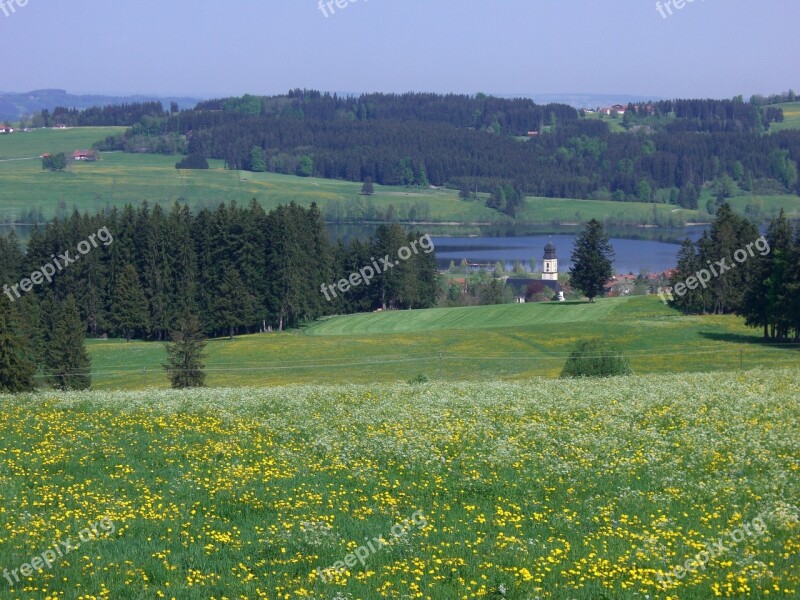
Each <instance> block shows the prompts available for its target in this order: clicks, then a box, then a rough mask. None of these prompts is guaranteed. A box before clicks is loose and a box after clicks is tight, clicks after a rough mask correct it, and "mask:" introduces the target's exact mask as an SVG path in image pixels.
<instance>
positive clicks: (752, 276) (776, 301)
mask: <svg viewBox="0 0 800 600" xmlns="http://www.w3.org/2000/svg"><path fill="white" fill-rule="evenodd" d="M701 271H705V278H706V279H708V281H707V282H705V284H699V283H697V282H692V285H691V286H686V282H687V279H688V278H690V277H695V276H696V275H697V274H698V273H700V272H701ZM671 284H672V286H673V289H675V287H676V286H677V285H678V284H683V285H684V287H685V292H684V293H683V295H678V296H677V297H674V298H673V299H672V300H671V304H672V305H673V306H676V307H677V308H679V309H681V310H682V311H684V312H686V313H691V314H706V313H712V314H737V315H740V316H743V317H744V318H745V322H746V323H747V325H749V326H751V327H758V328H761V329H763V332H764V338H765V339H770V340H777V341H794V342H798V341H800V293H798V292H800V224H797V225H796V226H794V227H793V226H792V224H791V223H790V222H789V220H788V219H787V218H786V215H785V214H784V213H783V211H781V213H780V215H779V216H778V217H777V218H775V219H774V220H773V221H772V222H771V223H770V225H769V228H768V229H767V232H766V233H765V234H764V236H763V237H762V236H761V234H760V233H759V230H758V227H756V225H755V224H754V223H752V222H750V221H749V220H747V219H746V218H743V217H740V216H738V215H736V214H735V213H734V212H733V211H732V210H731V208H730V206H729V205H728V204H723V205H722V206H721V207H720V209H719V211H718V213H717V218H716V219H715V220H714V222H713V224H712V225H711V228H710V229H709V230H708V231H706V232H704V234H703V236H702V237H701V238H700V239H699V240H698V241H697V242H696V243H695V242H692V241H691V240H686V241H685V242H684V243H683V245H682V246H681V250H680V252H679V254H678V264H677V267H676V269H675V272H674V274H673V275H672V277H671Z"/></svg>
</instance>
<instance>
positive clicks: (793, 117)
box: [769, 102, 800, 131]
mask: <svg viewBox="0 0 800 600" xmlns="http://www.w3.org/2000/svg"><path fill="white" fill-rule="evenodd" d="M775 107H776V108H782V109H783V117H784V121H783V123H772V124H771V125H770V126H769V130H770V131H784V130H786V129H800V102H785V103H783V104H776V105H775Z"/></svg>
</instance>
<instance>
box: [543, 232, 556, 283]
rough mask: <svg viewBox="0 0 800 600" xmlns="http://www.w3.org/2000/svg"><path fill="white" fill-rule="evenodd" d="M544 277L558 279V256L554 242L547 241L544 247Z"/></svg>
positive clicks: (551, 279) (550, 279)
mask: <svg viewBox="0 0 800 600" xmlns="http://www.w3.org/2000/svg"><path fill="white" fill-rule="evenodd" d="M542 279H545V280H549V281H558V258H556V247H555V246H554V245H553V242H552V241H550V242H547V245H546V246H545V247H544V262H543V263H542Z"/></svg>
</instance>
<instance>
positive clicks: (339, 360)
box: [88, 296, 800, 390]
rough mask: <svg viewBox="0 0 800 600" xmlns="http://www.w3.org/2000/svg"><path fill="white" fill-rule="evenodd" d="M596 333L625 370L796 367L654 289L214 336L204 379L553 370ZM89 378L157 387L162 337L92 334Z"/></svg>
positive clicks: (796, 361) (756, 339)
mask: <svg viewBox="0 0 800 600" xmlns="http://www.w3.org/2000/svg"><path fill="white" fill-rule="evenodd" d="M593 336H601V337H603V338H605V339H608V340H610V341H611V342H613V343H615V344H617V345H618V346H619V347H621V348H622V350H623V352H624V353H625V354H626V355H627V356H628V358H629V359H630V362H631V366H632V368H633V370H634V372H635V373H637V374H638V373H675V372H684V371H686V372H691V371H721V370H731V369H740V368H744V369H752V368H767V367H780V366H783V367H796V366H800V354H799V353H798V350H797V348H796V347H789V348H787V347H785V346H781V345H773V344H763V343H761V340H760V332H759V331H757V330H754V329H750V328H747V327H745V326H744V324H743V322H742V320H741V319H740V318H738V317H734V316H685V315H682V314H680V313H678V312H676V311H675V310H673V309H671V308H668V307H666V306H664V304H663V303H662V302H661V301H660V300H659V299H658V297H655V296H650V297H643V296H638V297H628V298H608V299H601V300H599V301H597V302H595V303H594V304H589V303H585V302H583V303H570V302H566V303H542V304H507V305H496V306H480V307H468V308H452V309H429V310H417V311H392V312H385V313H373V314H359V315H349V316H341V317H334V318H329V319H325V320H322V321H319V322H317V323H313V324H311V325H309V326H307V327H305V328H303V329H300V330H295V331H290V332H284V333H266V334H255V335H248V336H241V337H236V338H234V339H233V340H228V339H227V338H226V339H218V340H212V341H210V342H209V345H208V348H207V350H208V360H207V369H206V370H207V375H208V379H207V384H208V385H209V386H213V387H227V386H239V385H252V386H274V385H284V384H291V383H302V384H312V383H326V384H342V383H372V382H397V381H408V380H410V379H412V378H414V377H415V376H417V375H419V374H424V375H426V376H427V377H428V378H430V379H432V380H448V381H459V380H469V381H493V380H517V379H526V378H530V377H535V376H541V377H548V378H552V377H557V376H558V375H559V373H560V372H561V369H562V367H563V365H564V361H565V360H566V358H567V356H568V355H569V353H570V352H571V350H572V348H573V346H574V345H575V342H576V341H577V340H578V339H581V338H584V337H593ZM88 347H89V352H90V355H91V357H92V370H93V388H94V389H99V390H103V389H107V390H111V389H127V390H136V389H144V388H165V387H168V385H169V384H168V381H167V378H166V375H165V374H164V370H163V368H162V366H161V365H162V364H163V363H164V361H165V354H164V349H163V346H162V345H161V344H159V343H154V342H137V341H133V342H130V343H125V342H124V341H118V340H90V341H89V342H88Z"/></svg>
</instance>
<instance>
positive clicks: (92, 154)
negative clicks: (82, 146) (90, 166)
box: [72, 150, 98, 162]
mask: <svg viewBox="0 0 800 600" xmlns="http://www.w3.org/2000/svg"><path fill="white" fill-rule="evenodd" d="M97 158H98V157H97V151H96V150H75V152H73V153H72V160H83V161H87V162H93V161H96V160H97Z"/></svg>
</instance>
